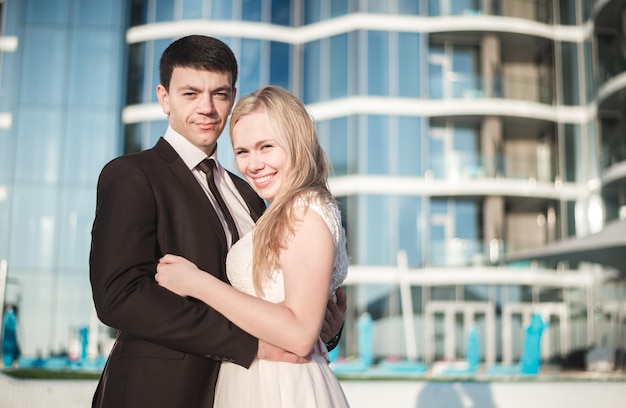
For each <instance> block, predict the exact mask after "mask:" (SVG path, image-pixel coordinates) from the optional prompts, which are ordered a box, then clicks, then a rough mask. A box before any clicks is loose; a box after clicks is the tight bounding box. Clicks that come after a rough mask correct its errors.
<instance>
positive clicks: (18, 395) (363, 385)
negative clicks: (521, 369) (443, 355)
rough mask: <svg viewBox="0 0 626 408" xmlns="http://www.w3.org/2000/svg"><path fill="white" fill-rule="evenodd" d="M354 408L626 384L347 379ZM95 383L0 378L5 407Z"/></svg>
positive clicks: (604, 390)
mask: <svg viewBox="0 0 626 408" xmlns="http://www.w3.org/2000/svg"><path fill="white" fill-rule="evenodd" d="M342 386H343V388H344V391H345V393H346V395H347V397H348V399H349V400H350V404H351V406H352V408H379V407H380V408H389V407H391V408H419V407H428V408H431V407H445V408H529V407H530V408H560V407H563V408H566V407H567V408H618V407H619V408H623V407H624V406H625V405H624V404H625V401H626V381H615V380H612V381H601V380H593V381H558V380H554V381H553V380H550V381H537V380H534V381H533V380H531V381H512V382H506V381H498V382H478V381H476V382H471V381H470V382H454V381H451V382H441V381H434V382H428V381H397V382H394V381H361V380H358V381H344V382H342ZM95 387H96V381H91V380H83V381H69V380H54V381H51V380H16V379H13V378H10V377H8V376H6V375H4V374H0V407H2V408H43V407H45V408H88V407H90V406H91V396H92V395H93V391H94V389H95Z"/></svg>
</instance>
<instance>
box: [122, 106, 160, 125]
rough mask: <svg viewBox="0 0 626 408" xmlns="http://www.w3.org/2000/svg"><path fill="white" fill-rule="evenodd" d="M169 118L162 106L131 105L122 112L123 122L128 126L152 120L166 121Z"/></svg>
mask: <svg viewBox="0 0 626 408" xmlns="http://www.w3.org/2000/svg"><path fill="white" fill-rule="evenodd" d="M165 119H167V116H166V115H165V113H163V110H162V109H161V105H159V104H158V103H151V104H145V105H130V106H127V107H125V108H124V110H123V111H122V121H123V122H124V124H126V125H128V124H131V123H139V122H148V121H151V120H165Z"/></svg>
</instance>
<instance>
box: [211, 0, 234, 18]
mask: <svg viewBox="0 0 626 408" xmlns="http://www.w3.org/2000/svg"><path fill="white" fill-rule="evenodd" d="M211 7H212V9H211V18H212V19H213V20H232V18H233V1H232V0H220V1H212V2H211Z"/></svg>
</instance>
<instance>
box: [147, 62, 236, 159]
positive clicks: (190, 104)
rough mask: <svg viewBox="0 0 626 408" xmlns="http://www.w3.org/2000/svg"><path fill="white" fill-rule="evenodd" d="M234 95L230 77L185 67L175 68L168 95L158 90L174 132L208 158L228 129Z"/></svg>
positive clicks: (161, 89) (163, 90) (158, 88)
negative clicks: (225, 128) (225, 129)
mask: <svg viewBox="0 0 626 408" xmlns="http://www.w3.org/2000/svg"><path fill="white" fill-rule="evenodd" d="M235 94H236V89H234V88H233V87H232V86H231V75H230V73H226V72H214V71H206V70H198V69H194V68H183V67H176V68H174V71H173V72H172V79H171V80H170V88H169V91H168V90H166V89H165V88H164V87H163V86H162V85H159V86H158V87H157V96H158V98H159V103H160V104H161V108H162V109H163V112H165V114H166V115H168V118H169V124H170V126H171V127H172V129H174V130H175V131H176V132H178V133H180V134H181V135H183V136H184V137H185V139H187V140H189V141H190V142H191V143H193V144H194V145H195V146H196V147H198V148H199V149H201V150H202V151H203V152H205V153H206V154H207V155H210V154H212V153H213V150H214V149H215V145H216V142H217V139H218V138H219V137H220V135H221V134H222V131H223V130H224V127H225V126H226V121H227V120H228V115H229V114H230V110H231V108H232V107H233V103H234V101H235Z"/></svg>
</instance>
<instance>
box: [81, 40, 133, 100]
mask: <svg viewBox="0 0 626 408" xmlns="http://www.w3.org/2000/svg"><path fill="white" fill-rule="evenodd" d="M74 33H75V35H73V36H72V40H73V41H72V54H71V58H70V61H69V65H70V77H71V78H72V80H71V81H70V82H69V103H70V105H74V106H81V107H85V106H91V107H106V106H108V107H111V106H115V105H116V104H117V103H118V102H119V99H120V87H119V81H117V80H116V79H117V78H119V77H120V74H121V72H120V71H121V70H120V67H121V66H122V61H121V54H120V53H119V52H116V50H117V49H118V48H119V45H118V44H119V43H120V41H122V38H120V37H118V36H116V35H112V34H111V33H108V32H106V31H94V30H91V31H87V30H79V29H76V31H75V32H74Z"/></svg>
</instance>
